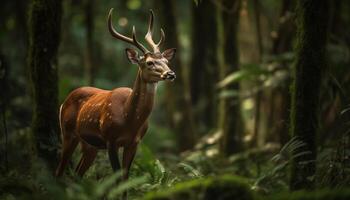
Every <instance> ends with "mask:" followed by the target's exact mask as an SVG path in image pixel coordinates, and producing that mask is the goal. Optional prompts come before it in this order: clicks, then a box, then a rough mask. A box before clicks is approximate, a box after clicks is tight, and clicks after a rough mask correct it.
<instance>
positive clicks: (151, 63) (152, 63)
mask: <svg viewBox="0 0 350 200" xmlns="http://www.w3.org/2000/svg"><path fill="white" fill-rule="evenodd" d="M146 64H147V65H148V66H153V65H154V62H152V61H147V62H146Z"/></svg>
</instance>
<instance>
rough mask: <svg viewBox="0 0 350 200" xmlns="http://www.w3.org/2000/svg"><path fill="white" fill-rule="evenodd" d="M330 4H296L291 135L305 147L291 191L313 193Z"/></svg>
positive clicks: (311, 0)
mask: <svg viewBox="0 0 350 200" xmlns="http://www.w3.org/2000/svg"><path fill="white" fill-rule="evenodd" d="M328 8H329V2H328V0H304V1H298V4H297V10H296V13H297V16H298V19H297V46H296V49H295V51H296V64H295V69H294V70H295V71H294V75H293V76H294V82H293V83H292V107H291V129H290V131H291V134H292V135H293V136H294V137H297V138H298V139H299V140H301V141H302V142H304V143H305V146H303V147H302V148H299V149H297V151H295V152H294V154H295V155H296V154H298V153H300V152H304V151H308V152H310V153H308V154H304V155H302V156H298V157H296V158H294V159H293V162H292V169H291V180H290V188H291V189H292V190H297V189H311V188H313V186H314V174H315V171H316V165H315V162H314V161H315V160H316V147H317V145H316V137H317V133H318V131H319V130H318V128H319V127H318V126H319V117H318V116H319V107H320V89H321V81H322V77H323V73H324V71H325V70H326V66H327V64H326V63H327V58H326V44H327V32H328Z"/></svg>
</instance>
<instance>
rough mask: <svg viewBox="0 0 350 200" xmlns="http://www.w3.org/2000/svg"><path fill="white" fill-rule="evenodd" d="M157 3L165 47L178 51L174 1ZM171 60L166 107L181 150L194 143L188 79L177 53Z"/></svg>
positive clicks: (188, 147) (159, 0)
mask: <svg viewBox="0 0 350 200" xmlns="http://www.w3.org/2000/svg"><path fill="white" fill-rule="evenodd" d="M155 4H156V5H158V8H159V14H160V15H161V16H160V17H159V18H157V19H159V20H160V25H161V27H163V28H164V31H165V33H166V38H167V41H166V42H165V48H174V47H175V48H176V49H177V50H178V52H179V50H180V44H179V38H178V30H177V24H176V18H175V7H174V5H175V3H174V1H173V0H155ZM174 59H175V60H174V61H173V63H174V68H173V70H174V71H175V72H176V76H177V78H176V80H175V82H174V83H169V84H167V85H166V108H167V112H168V115H169V117H170V125H171V128H172V130H174V132H176V133H177V134H178V136H177V138H178V146H179V149H180V150H181V151H183V150H187V149H190V148H192V147H193V145H194V143H195V131H194V122H193V115H192V106H191V96H190V87H189V80H188V77H187V76H186V74H185V70H184V69H183V67H184V66H183V64H182V62H181V59H180V55H179V54H178V55H177V56H176V57H175V58H174Z"/></svg>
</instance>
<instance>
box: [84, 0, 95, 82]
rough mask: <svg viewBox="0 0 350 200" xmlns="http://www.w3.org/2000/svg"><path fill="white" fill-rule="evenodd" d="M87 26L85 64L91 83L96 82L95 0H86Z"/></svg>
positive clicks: (87, 76) (88, 79)
mask: <svg viewBox="0 0 350 200" xmlns="http://www.w3.org/2000/svg"><path fill="white" fill-rule="evenodd" d="M84 6H85V26H86V52H85V66H86V78H87V83H88V84H89V85H93V84H94V82H95V68H94V67H95V66H94V51H93V49H94V45H93V44H94V35H93V33H94V0H85V5H84Z"/></svg>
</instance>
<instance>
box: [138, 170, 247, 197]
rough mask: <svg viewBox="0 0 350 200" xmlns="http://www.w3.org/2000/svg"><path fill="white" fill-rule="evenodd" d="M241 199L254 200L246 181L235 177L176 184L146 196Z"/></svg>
mask: <svg viewBox="0 0 350 200" xmlns="http://www.w3.org/2000/svg"><path fill="white" fill-rule="evenodd" d="M217 198H220V199H223V200H224V199H232V200H233V199H240V200H252V199H253V194H252V192H251V191H250V189H249V186H248V184H247V183H246V181H245V180H244V179H242V178H239V177H234V176H229V175H226V176H220V177H209V178H203V179H197V180H191V181H187V182H183V183H179V184H176V185H175V186H174V187H172V188H170V189H168V190H162V191H157V192H153V193H150V194H148V195H146V197H145V198H144V199H148V200H155V199H162V200H165V199H172V200H176V199H179V200H180V199H217Z"/></svg>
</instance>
